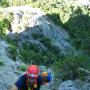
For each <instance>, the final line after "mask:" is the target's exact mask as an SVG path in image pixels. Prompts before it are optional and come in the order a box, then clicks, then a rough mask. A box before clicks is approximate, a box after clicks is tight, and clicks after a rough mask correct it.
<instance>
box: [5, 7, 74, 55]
mask: <svg viewBox="0 0 90 90" xmlns="http://www.w3.org/2000/svg"><path fill="white" fill-rule="evenodd" d="M3 11H4V12H5V13H13V20H12V22H11V28H12V31H9V32H7V34H9V35H11V34H14V33H16V32H17V33H18V34H19V40H20V41H24V40H26V39H27V40H32V37H31V36H32V33H33V32H40V33H41V34H43V35H44V36H46V37H49V38H50V39H51V40H52V44H54V45H56V46H57V47H59V48H60V49H61V52H62V53H68V51H69V53H70V51H72V50H74V49H73V47H72V46H71V45H70V43H69V42H68V39H69V35H68V33H67V32H66V31H65V30H64V29H63V28H62V27H60V26H57V25H55V24H54V23H53V22H52V21H51V20H50V19H48V18H47V16H46V15H45V13H43V12H42V11H41V10H40V9H38V8H32V7H30V6H19V7H8V8H5V9H4V10H3ZM4 15H5V14H4ZM27 27H28V28H27ZM20 36H23V37H20ZM20 38H22V39H20ZM74 51H75V50H74ZM74 51H73V52H74Z"/></svg>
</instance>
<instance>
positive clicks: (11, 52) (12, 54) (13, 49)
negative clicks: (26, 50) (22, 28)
mask: <svg viewBox="0 0 90 90" xmlns="http://www.w3.org/2000/svg"><path fill="white" fill-rule="evenodd" d="M7 52H8V55H9V57H11V58H12V59H13V60H14V61H15V60H16V57H17V48H16V46H12V45H11V46H9V47H8V48H7Z"/></svg>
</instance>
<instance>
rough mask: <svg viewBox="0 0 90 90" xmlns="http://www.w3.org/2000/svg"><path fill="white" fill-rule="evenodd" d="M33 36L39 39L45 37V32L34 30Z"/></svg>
mask: <svg viewBox="0 0 90 90" xmlns="http://www.w3.org/2000/svg"><path fill="white" fill-rule="evenodd" d="M32 37H33V38H34V39H39V38H43V37H44V36H43V34H41V33H38V32H33V33H32Z"/></svg>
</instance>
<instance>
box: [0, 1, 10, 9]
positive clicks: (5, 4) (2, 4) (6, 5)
mask: <svg viewBox="0 0 90 90" xmlns="http://www.w3.org/2000/svg"><path fill="white" fill-rule="evenodd" d="M8 6H9V2H8V0H0V7H8Z"/></svg>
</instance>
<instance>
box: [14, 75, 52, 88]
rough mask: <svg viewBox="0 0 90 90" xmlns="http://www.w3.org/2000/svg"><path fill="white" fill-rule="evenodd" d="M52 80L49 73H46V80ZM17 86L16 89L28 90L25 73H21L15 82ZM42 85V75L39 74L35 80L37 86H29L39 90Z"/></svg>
mask: <svg viewBox="0 0 90 90" xmlns="http://www.w3.org/2000/svg"><path fill="white" fill-rule="evenodd" d="M51 80H52V76H51V74H48V76H47V82H50V81H51ZM15 85H16V86H17V88H18V90H28V86H27V78H26V75H22V76H21V77H20V78H19V79H18V80H17V82H16V83H15ZM41 85H42V77H41V76H39V77H38V80H37V88H34V87H33V86H32V87H30V88H33V90H40V86H41Z"/></svg>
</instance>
